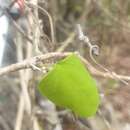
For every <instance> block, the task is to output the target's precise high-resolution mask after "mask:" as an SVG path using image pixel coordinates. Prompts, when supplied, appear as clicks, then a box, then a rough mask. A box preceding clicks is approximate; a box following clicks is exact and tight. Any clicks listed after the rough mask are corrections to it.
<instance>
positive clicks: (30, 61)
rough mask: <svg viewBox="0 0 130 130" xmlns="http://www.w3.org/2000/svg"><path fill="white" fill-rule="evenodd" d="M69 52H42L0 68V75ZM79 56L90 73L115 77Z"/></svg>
mask: <svg viewBox="0 0 130 130" xmlns="http://www.w3.org/2000/svg"><path fill="white" fill-rule="evenodd" d="M70 54H72V53H71V52H64V53H62V52H52V53H47V54H44V55H38V56H35V57H33V58H30V59H26V60H24V61H22V62H19V63H16V64H12V65H9V66H7V67H4V68H1V69H0V76H2V75H5V74H8V73H10V72H14V71H18V70H21V69H28V68H32V64H33V65H38V64H39V63H41V62H42V63H46V61H47V60H49V59H51V58H54V59H57V58H64V57H66V56H68V55H70ZM79 57H80V59H81V60H82V61H83V62H84V64H86V66H87V68H88V69H89V71H90V72H91V73H92V74H94V75H96V76H100V77H105V78H112V79H115V78H113V75H112V74H111V73H109V72H103V71H100V70H97V69H96V68H94V67H93V66H92V65H91V64H90V63H89V62H88V61H87V60H86V59H85V58H83V57H82V56H80V55H79ZM114 75H116V77H119V78H120V79H122V80H127V81H130V76H125V75H119V74H116V73H114Z"/></svg>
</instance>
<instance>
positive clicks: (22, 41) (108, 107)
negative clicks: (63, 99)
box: [0, 0, 130, 130]
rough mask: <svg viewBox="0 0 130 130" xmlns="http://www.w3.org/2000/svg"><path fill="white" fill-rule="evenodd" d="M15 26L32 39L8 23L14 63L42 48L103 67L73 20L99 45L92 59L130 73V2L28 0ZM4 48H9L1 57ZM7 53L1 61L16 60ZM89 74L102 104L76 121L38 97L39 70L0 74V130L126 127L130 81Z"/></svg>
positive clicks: (128, 127) (128, 126)
mask: <svg viewBox="0 0 130 130" xmlns="http://www.w3.org/2000/svg"><path fill="white" fill-rule="evenodd" d="M34 5H35V6H34ZM51 20H52V21H51ZM17 24H18V25H19V26H20V27H21V28H22V29H23V31H24V34H25V35H27V36H28V37H30V38H32V39H33V41H32V42H33V44H30V42H29V41H28V38H25V36H24V35H23V34H21V33H20V32H19V31H18V30H17V29H16V28H15V27H13V26H14V25H12V24H10V27H13V31H14V32H15V34H16V35H15V36H13V40H14V45H15V47H14V48H13V50H12V52H10V53H11V54H13V55H15V56H13V57H12V58H16V57H17V61H21V60H23V59H25V58H29V57H32V56H35V55H38V54H41V52H42V54H45V53H47V52H57V51H58V52H66V51H78V52H79V53H80V54H81V55H82V56H83V57H84V58H86V59H87V61H89V62H90V63H91V65H93V66H94V67H95V68H96V69H97V70H101V71H102V69H101V68H99V66H97V64H95V63H94V62H93V60H92V59H91V58H90V55H89V48H88V47H87V46H86V45H85V44H83V43H82V42H81V41H80V40H79V39H78V37H77V35H76V33H75V30H76V24H80V25H81V27H82V29H83V31H84V34H85V35H87V36H88V37H89V39H90V41H91V43H92V44H96V45H98V46H99V48H100V54H99V56H96V57H95V58H96V60H97V62H98V63H100V64H102V65H103V66H105V67H106V68H108V69H109V70H110V71H112V72H113V71H114V72H116V73H118V74H121V75H130V1H129V0H30V1H29V0H28V1H26V4H25V11H24V14H23V16H21V18H20V19H19V20H18V21H17ZM11 49H12V47H11ZM6 51H7V52H8V49H7V50H5V56H6V54H7V53H6ZM9 56H10V55H9V54H8V55H7V56H6V57H7V58H5V59H6V60H5V61H4V62H5V64H4V65H9V64H10V63H11V62H12V60H13V62H16V59H12V58H11V59H10V58H9ZM52 63H53V62H51V64H52ZM45 66H49V65H48V64H45ZM88 69H89V68H88ZM104 73H105V72H104ZM92 75H93V77H94V78H95V79H96V80H97V84H98V86H99V90H100V93H101V94H102V95H103V96H102V98H101V105H100V108H99V111H98V112H97V114H96V115H95V116H94V117H92V118H88V119H79V120H78V119H75V118H74V116H73V115H72V114H71V113H70V112H68V111H66V110H64V109H61V108H58V107H56V106H54V104H53V103H51V102H50V101H48V100H47V99H43V98H41V97H40V95H39V93H38V92H37V89H36V87H37V84H38V80H39V79H40V76H41V73H40V72H37V71H31V70H22V71H20V72H15V73H11V74H7V75H4V76H1V77H0V130H13V129H14V130H32V129H34V130H130V102H129V101H130V85H129V84H128V85H126V84H124V83H122V82H121V81H120V80H115V79H113V78H108V77H105V76H101V75H98V74H93V73H92ZM129 79H130V78H129Z"/></svg>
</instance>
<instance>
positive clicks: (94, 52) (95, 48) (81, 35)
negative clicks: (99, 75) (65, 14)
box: [77, 24, 128, 85]
mask: <svg viewBox="0 0 130 130" xmlns="http://www.w3.org/2000/svg"><path fill="white" fill-rule="evenodd" d="M77 31H78V36H79V40H81V41H82V42H84V43H85V44H86V45H87V46H88V47H89V53H90V58H91V60H92V61H93V62H94V63H95V64H96V65H97V66H98V67H99V68H100V69H102V70H103V71H105V72H104V74H105V73H107V74H108V73H109V75H111V77H112V78H113V79H116V80H119V81H121V82H122V83H124V84H125V85H128V83H127V82H126V81H125V80H124V79H122V78H120V76H118V75H117V74H116V73H115V72H112V71H110V70H108V69H107V68H105V67H104V66H103V65H101V64H100V63H98V62H97V60H96V59H95V58H94V56H93V55H99V47H98V46H97V45H92V44H91V42H90V40H89V38H88V36H87V35H84V33H83V31H82V28H81V26H80V24H78V25H77Z"/></svg>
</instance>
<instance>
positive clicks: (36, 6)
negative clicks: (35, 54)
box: [26, 2, 55, 44]
mask: <svg viewBox="0 0 130 130" xmlns="http://www.w3.org/2000/svg"><path fill="white" fill-rule="evenodd" d="M26 4H27V5H28V6H30V7H33V8H38V9H39V10H40V11H41V13H44V14H46V15H47V17H48V19H49V23H50V28H51V40H52V43H53V44H54V42H55V34H54V25H53V20H52V17H51V15H50V14H49V13H48V12H47V11H46V10H45V9H44V8H42V7H41V6H39V5H34V4H32V3H29V2H26Z"/></svg>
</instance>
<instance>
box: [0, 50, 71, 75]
mask: <svg viewBox="0 0 130 130" xmlns="http://www.w3.org/2000/svg"><path fill="white" fill-rule="evenodd" d="M70 54H72V53H71V52H66V53H60V52H52V53H47V54H44V55H38V56H35V57H32V58H29V59H26V60H23V61H21V62H19V63H16V64H12V65H9V66H7V67H4V68H1V69H0V76H2V75H5V74H8V73H10V72H14V71H18V70H21V69H27V68H32V64H34V65H38V64H39V63H41V62H45V61H46V60H48V59H50V58H63V57H65V56H68V55H70Z"/></svg>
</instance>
